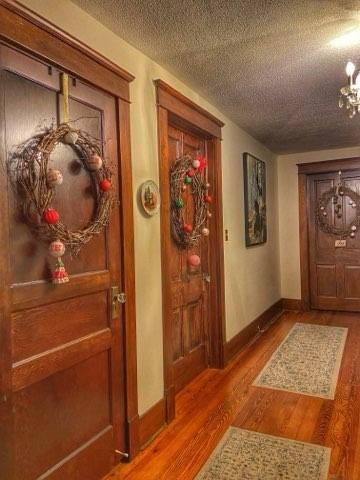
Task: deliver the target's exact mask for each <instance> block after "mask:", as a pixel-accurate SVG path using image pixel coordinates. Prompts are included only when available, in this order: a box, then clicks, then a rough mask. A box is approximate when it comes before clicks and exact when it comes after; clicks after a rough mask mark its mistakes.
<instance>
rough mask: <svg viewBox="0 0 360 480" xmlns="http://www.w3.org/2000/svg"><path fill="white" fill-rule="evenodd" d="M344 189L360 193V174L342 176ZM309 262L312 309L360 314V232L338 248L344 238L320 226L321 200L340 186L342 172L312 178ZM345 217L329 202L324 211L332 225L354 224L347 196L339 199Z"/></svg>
mask: <svg viewBox="0 0 360 480" xmlns="http://www.w3.org/2000/svg"><path fill="white" fill-rule="evenodd" d="M342 177H343V181H344V185H345V186H346V187H349V188H351V189H353V190H354V191H357V192H360V170H355V171H346V172H343V174H342ZM308 178H309V180H308V182H309V183H308V185H309V190H308V191H309V199H308V202H309V203H308V205H309V213H310V214H309V216H308V230H309V260H310V299H311V307H312V308H319V309H329V310H350V311H360V232H358V233H357V234H356V235H355V237H354V238H349V237H348V238H347V239H346V242H345V244H344V246H342V247H336V246H335V243H336V241H337V240H339V239H340V237H337V236H334V235H332V234H329V233H325V232H324V231H323V230H321V228H320V227H319V226H318V224H317V222H316V217H315V212H316V204H317V201H318V199H319V197H320V196H321V195H322V194H323V193H324V192H326V191H327V190H329V189H330V188H332V187H334V186H336V185H337V184H338V183H339V175H338V171H336V172H332V173H323V174H318V175H309V177H308ZM339 202H340V205H341V217H340V218H338V216H337V214H336V212H335V205H334V204H333V202H331V201H330V202H329V203H328V205H327V207H326V209H325V210H324V211H325V212H326V214H327V217H326V218H327V219H328V221H329V222H330V223H332V224H334V225H336V226H342V225H348V224H351V223H352V222H353V221H354V219H355V213H356V209H355V208H353V206H352V205H351V204H350V199H349V198H348V197H346V196H344V197H339Z"/></svg>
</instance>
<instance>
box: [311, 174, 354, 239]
mask: <svg viewBox="0 0 360 480" xmlns="http://www.w3.org/2000/svg"><path fill="white" fill-rule="evenodd" d="M339 177H340V182H339V184H338V185H337V186H334V187H332V188H330V189H329V190H327V191H325V192H324V193H323V194H322V195H321V196H320V198H319V200H318V202H317V206H316V218H317V222H318V225H319V227H320V228H321V230H322V231H323V232H325V233H330V234H332V235H338V236H340V237H341V238H346V237H351V238H353V237H355V234H356V231H357V229H358V228H359V226H360V196H359V195H358V194H357V193H356V192H354V190H352V189H351V188H349V187H346V186H345V185H343V183H342V181H341V172H339ZM339 197H340V198H344V199H345V198H346V197H348V198H349V206H351V207H352V208H354V209H355V219H354V220H353V221H352V222H350V223H349V224H347V225H342V226H336V225H334V224H332V223H330V222H329V221H328V220H327V217H328V213H327V205H328V204H329V202H332V203H333V204H334V206H335V215H337V217H338V218H341V217H342V215H343V214H342V212H341V211H342V208H343V207H342V203H339Z"/></svg>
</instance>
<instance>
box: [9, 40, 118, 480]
mask: <svg viewBox="0 0 360 480" xmlns="http://www.w3.org/2000/svg"><path fill="white" fill-rule="evenodd" d="M0 59H1V83H0V85H1V110H0V112H1V113H0V115H1V117H0V118H1V165H2V174H1V176H0V200H1V201H0V218H1V234H0V235H1V236H0V246H1V252H0V269H1V271H0V278H1V280H0V282H1V297H0V300H1V303H0V306H1V316H0V320H1V332H2V339H1V347H2V348H3V351H2V353H1V355H2V359H3V363H2V365H1V367H2V368H1V373H2V376H1V380H2V384H1V386H2V389H1V391H2V392H4V391H5V392H6V394H4V395H3V396H2V398H1V403H2V406H1V407H2V408H1V409H0V410H1V414H2V418H1V420H4V422H2V425H1V428H2V431H1V432H0V433H1V435H0V436H1V444H2V447H1V450H2V457H0V459H1V460H2V463H1V464H0V472H1V473H0V477H1V478H4V480H5V479H6V480H10V479H15V480H32V479H35V478H36V479H40V478H41V479H59V480H60V479H61V480H62V479H65V478H68V479H71V480H77V479H78V480H84V479H86V480H92V479H94V480H95V479H99V478H101V477H102V476H103V475H104V474H105V473H106V472H107V471H109V470H110V468H111V467H112V465H113V463H114V458H115V454H114V452H115V449H118V450H122V451H124V450H125V445H124V442H125V436H124V432H125V428H124V372H123V367H122V366H123V363H124V362H123V358H122V356H123V353H122V341H123V340H122V336H123V332H122V329H121V326H120V325H121V323H120V318H119V316H120V314H121V312H119V315H112V308H111V294H110V291H111V286H113V285H120V281H121V279H120V266H121V265H120V260H121V258H120V253H119V252H120V230H119V228H120V227H119V208H121V206H119V202H118V201H117V200H118V198H119V188H118V180H117V179H118V175H117V172H118V153H117V152H118V141H117V138H118V135H117V113H116V103H115V97H112V96H111V95H108V94H105V93H104V92H102V91H100V90H97V89H95V88H93V87H90V86H88V85H86V84H85V83H83V82H81V81H79V80H76V79H73V80H72V81H71V82H70V96H71V99H70V118H71V119H78V120H77V121H76V123H74V124H73V125H76V127H77V128H81V129H83V130H86V131H88V132H89V133H90V134H92V135H93V136H94V137H96V138H100V139H103V140H104V152H103V155H104V156H106V157H107V158H108V160H109V162H110V164H111V167H112V169H113V172H114V176H113V193H114V196H115V202H114V208H113V210H112V213H111V222H110V226H109V227H108V228H107V229H106V231H104V232H103V234H101V235H99V236H97V237H96V238H94V239H93V240H92V241H91V242H90V243H88V244H87V245H85V246H84V247H83V249H82V250H81V252H80V254H79V256H78V257H76V258H71V257H70V255H69V253H66V254H65V257H64V263H65V265H66V267H67V270H68V272H69V274H70V276H71V277H70V282H69V283H68V284H64V285H59V286H53V285H52V284H51V283H50V282H49V276H50V269H51V266H52V265H51V260H50V259H49V256H48V254H47V248H46V246H44V245H43V244H41V243H39V241H37V240H36V239H35V237H34V236H33V235H32V234H31V232H30V230H29V228H28V227H27V225H26V224H25V223H24V221H23V218H22V216H21V214H20V212H19V208H18V205H17V201H16V196H15V194H14V192H13V188H12V187H11V184H10V182H9V180H8V177H7V174H6V164H7V162H8V160H9V158H10V157H11V153H12V151H13V149H14V148H16V146H17V145H19V144H21V142H23V141H25V140H27V139H29V138H30V137H31V136H33V135H34V134H35V133H36V132H37V131H38V130H39V129H41V128H42V127H43V126H49V125H50V124H51V123H55V124H57V123H58V122H59V121H61V111H62V109H61V104H62V98H61V95H60V93H59V92H60V72H59V71H58V70H57V69H56V68H54V67H52V66H51V65H47V64H45V63H42V62H40V61H37V60H35V59H33V58H31V57H30V56H27V55H24V54H22V53H19V52H17V51H15V50H13V49H10V48H8V47H6V46H4V45H1V46H0ZM52 163H53V165H54V166H55V165H56V168H59V169H60V170H61V171H62V172H63V174H64V183H63V184H62V185H61V186H60V187H58V190H57V195H56V198H55V201H54V205H53V206H54V207H55V208H56V209H57V210H58V211H59V212H60V214H61V217H62V219H63V221H64V223H66V224H67V226H68V227H69V228H71V229H76V228H82V227H83V226H84V225H86V224H87V223H88V221H89V220H90V218H91V216H92V214H93V210H94V199H93V196H92V194H91V183H90V180H89V176H88V174H87V173H86V172H85V171H84V169H83V168H82V167H81V164H80V163H79V161H78V159H77V158H76V155H75V154H74V151H73V150H72V149H71V148H70V147H68V146H65V145H62V144H59V145H58V146H57V147H56V149H55V151H54V154H53V156H52ZM114 317H117V318H114Z"/></svg>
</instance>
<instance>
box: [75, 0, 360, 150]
mask: <svg viewBox="0 0 360 480" xmlns="http://www.w3.org/2000/svg"><path fill="white" fill-rule="evenodd" d="M73 2H74V3H75V4H77V5H78V6H80V7H81V8H83V9H84V10H86V11H87V12H88V13H89V14H90V15H92V16H93V17H95V18H96V19H97V20H98V21H100V22H101V23H103V24H104V25H105V26H106V27H108V28H109V29H111V30H112V31H114V32H115V33H116V34H118V35H119V36H120V37H121V38H123V39H124V40H126V41H128V42H129V43H131V44H132V45H134V46H135V47H137V48H138V49H140V50H142V51H143V52H144V53H145V54H146V55H148V56H149V57H151V58H152V59H153V60H155V61H156V62H158V63H159V64H161V65H163V66H164V67H166V68H167V69H168V70H169V71H170V72H172V73H173V74H175V75H176V76H177V77H178V78H179V79H181V80H183V81H185V82H186V83H188V84H189V85H190V86H191V87H193V88H195V89H196V90H197V91H198V92H199V93H201V94H202V95H203V96H205V97H207V98H208V99H209V100H210V101H211V102H212V103H213V104H215V105H216V106H217V107H218V108H219V109H220V110H222V111H223V112H224V113H225V114H227V115H228V116H229V117H230V118H231V119H232V120H234V121H235V122H236V123H237V124H238V125H239V126H240V127H242V128H243V129H245V130H246V131H247V132H248V133H250V134H251V135H252V136H254V137H255V138H256V139H258V140H259V141H260V142H262V143H263V144H264V145H266V146H267V147H268V148H269V149H270V150H272V151H273V152H274V153H290V152H301V151H309V150H320V149H325V148H326V149H328V148H336V147H347V146H354V145H359V139H360V116H359V118H357V117H356V118H354V119H352V120H350V119H348V117H347V116H346V114H345V112H344V111H341V110H339V108H338V105H337V102H338V90H339V87H341V86H343V85H344V84H345V83H346V78H345V73H344V66H345V64H346V62H347V60H348V59H352V60H353V61H354V62H356V61H359V66H360V45H356V46H352V47H348V48H344V49H337V48H334V47H331V46H329V42H330V41H331V40H333V39H334V38H336V37H338V36H341V35H343V34H344V33H346V32H347V31H349V30H351V29H353V28H354V27H358V26H360V1H359V0H356V1H355V0H338V1H336V0H176V1H171V0H73Z"/></svg>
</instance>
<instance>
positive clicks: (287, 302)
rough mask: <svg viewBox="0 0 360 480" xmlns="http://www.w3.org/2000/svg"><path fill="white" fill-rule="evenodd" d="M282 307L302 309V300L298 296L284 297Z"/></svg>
mask: <svg viewBox="0 0 360 480" xmlns="http://www.w3.org/2000/svg"><path fill="white" fill-rule="evenodd" d="M282 308H283V310H301V309H302V305H301V300H300V299H298V298H283V299H282Z"/></svg>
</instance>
